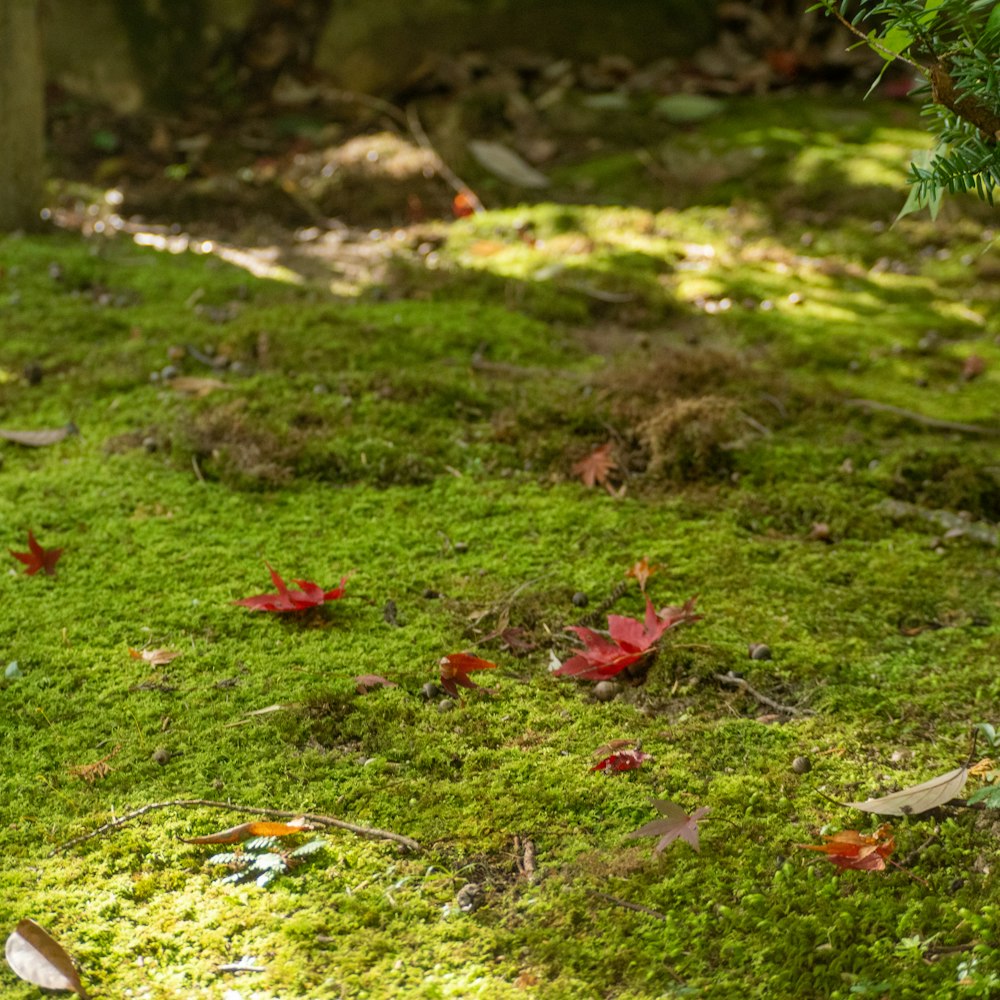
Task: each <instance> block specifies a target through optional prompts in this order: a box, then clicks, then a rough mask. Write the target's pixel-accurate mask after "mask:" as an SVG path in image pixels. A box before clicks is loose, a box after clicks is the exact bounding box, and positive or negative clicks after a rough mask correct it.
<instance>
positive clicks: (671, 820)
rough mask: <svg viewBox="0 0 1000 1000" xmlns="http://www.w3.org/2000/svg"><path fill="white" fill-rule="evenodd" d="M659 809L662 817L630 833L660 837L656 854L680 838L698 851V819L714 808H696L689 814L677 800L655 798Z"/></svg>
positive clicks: (635, 835)
mask: <svg viewBox="0 0 1000 1000" xmlns="http://www.w3.org/2000/svg"><path fill="white" fill-rule="evenodd" d="M653 805H654V806H655V807H656V809H657V811H658V812H660V813H662V814H663V818H662V819H654V820H651V821H650V822H649V823H646V824H645V825H644V826H640V827H639V829H638V830H633V832H632V833H630V834H629V835H628V836H629V839H632V838H633V837H659V838H660V841H659V843H658V844H657V845H656V847H654V848H653V853H654V854H659V853H660V852H661V851H663V850H664V849H665V848H666V847H667V846H669V845H670V844H672V843H673V842H674V841H675V840H677V839H678V838H680V839H681V840H686V841H687V842H688V843H689V844H690V845H691V846H692V847H693V848H694V849H695V850H696V851H697V850H698V849H699V848H698V820H700V819H704V818H705V817H706V816H707V815H708V814H709V813H710V812H711V811H712V810H711V808H710V807H709V806H702V807H701V808H700V809H695V811H694V812H693V813H691V815H690V816H689V815H688V814H687V813H686V812H684V810H683V809H682V808H681V807H680V806H679V805H677V803H676V802H668V801H666V800H665V799H653Z"/></svg>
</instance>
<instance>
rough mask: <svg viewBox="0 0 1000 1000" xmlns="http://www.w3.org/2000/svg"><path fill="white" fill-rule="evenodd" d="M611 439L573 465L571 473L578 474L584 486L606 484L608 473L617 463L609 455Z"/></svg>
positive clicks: (611, 446) (612, 445)
mask: <svg viewBox="0 0 1000 1000" xmlns="http://www.w3.org/2000/svg"><path fill="white" fill-rule="evenodd" d="M613 447H614V443H613V442H612V441H608V442H607V443H606V444H602V445H601V446H600V447H599V448H595V449H594V450H593V451H592V452H591V453H590V454H589V455H586V456H584V457H583V458H581V459H580V461H579V462H577V463H576V464H575V465H574V466H573V475H574V476H579V477H580V479H581V480H582V481H583V485H584V486H586V487H588V488H589V487H592V486H604V487H607V486H608V485H609V484H608V473H610V472H613V471H614V470H615V469H616V468H617V467H618V463H617V462H616V461H615V460H614V459H613V458H612V457H611V449H612V448H613Z"/></svg>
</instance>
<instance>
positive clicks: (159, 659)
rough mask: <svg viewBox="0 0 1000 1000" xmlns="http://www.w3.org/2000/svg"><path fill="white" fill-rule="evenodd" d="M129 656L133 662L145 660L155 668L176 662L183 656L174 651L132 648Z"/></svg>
mask: <svg viewBox="0 0 1000 1000" xmlns="http://www.w3.org/2000/svg"><path fill="white" fill-rule="evenodd" d="M128 655H129V656H131V657H132V659H133V660H144V661H145V662H146V663H151V664H152V665H153V666H154V667H162V666H163V665H164V664H165V663H169V662H170V661H171V660H176V659H177V657H178V656H180V655H181V654H180V652H178V651H177V650H174V649H132V648H131V647H130V648H129V651H128Z"/></svg>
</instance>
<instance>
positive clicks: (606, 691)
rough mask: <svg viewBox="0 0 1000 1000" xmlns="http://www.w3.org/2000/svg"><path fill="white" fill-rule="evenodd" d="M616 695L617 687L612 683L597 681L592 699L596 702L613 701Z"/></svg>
mask: <svg viewBox="0 0 1000 1000" xmlns="http://www.w3.org/2000/svg"><path fill="white" fill-rule="evenodd" d="M617 694H618V685H617V684H616V683H615V682H614V681H598V682H597V683H596V684H595V685H594V697H595V698H596V699H597V700H598V701H614V700H615V697H616V696H617Z"/></svg>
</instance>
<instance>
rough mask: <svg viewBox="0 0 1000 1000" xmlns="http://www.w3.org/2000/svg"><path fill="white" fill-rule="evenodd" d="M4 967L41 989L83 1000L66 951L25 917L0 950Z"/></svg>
mask: <svg viewBox="0 0 1000 1000" xmlns="http://www.w3.org/2000/svg"><path fill="white" fill-rule="evenodd" d="M4 954H5V956H6V958H7V964H8V965H9V966H10V967H11V969H13V971H14V974H15V975H16V976H17V977H18V978H20V979H23V980H24V981H25V982H27V983H31V984H32V985H33V986H39V987H41V988H42V989H43V990H61V991H63V992H67V993H76V994H77V995H78V996H80V997H82V998H83V1000H87V991H86V990H85V989H84V988H83V984H82V983H81V982H80V976H79V973H78V972H77V971H76V967H75V966H74V965H73V959H72V958H70V956H69V952H67V951H66V949H65V948H63V946H62V945H61V944H59V942H58V941H56V939H55V938H54V937H52V935H51V934H49V932H48V931H47V930H45V928H44V927H42V926H40V925H39V924H36V923H35V921H34V920H31V919H30V918H28V917H25V918H24V919H23V920H21V921H20V922H19V923H18V925H17V927H16V928H15V929H14V931H13V932H12V933H11V935H10V936H9V937H8V938H7V944H6V946H5V947H4Z"/></svg>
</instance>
